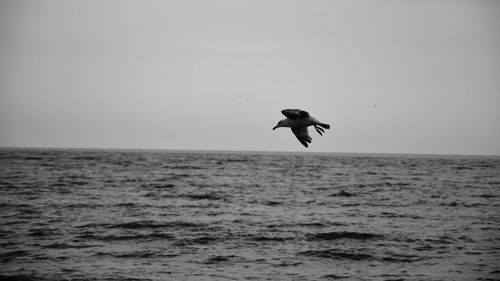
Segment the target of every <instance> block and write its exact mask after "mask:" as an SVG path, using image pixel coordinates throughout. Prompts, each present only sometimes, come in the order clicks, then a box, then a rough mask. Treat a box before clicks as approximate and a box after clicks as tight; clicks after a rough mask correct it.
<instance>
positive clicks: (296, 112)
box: [281, 109, 309, 120]
mask: <svg viewBox="0 0 500 281" xmlns="http://www.w3.org/2000/svg"><path fill="white" fill-rule="evenodd" d="M281 113H283V115H285V116H286V117H288V118H290V119H293V120H295V119H298V118H305V117H309V113H308V112H307V111H304V110H300V109H283V110H282V111H281Z"/></svg>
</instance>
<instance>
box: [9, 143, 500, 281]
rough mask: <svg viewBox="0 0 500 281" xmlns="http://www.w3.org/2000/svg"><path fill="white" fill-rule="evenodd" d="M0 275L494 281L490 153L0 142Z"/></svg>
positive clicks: (494, 178)
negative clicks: (17, 145) (58, 146)
mask: <svg viewBox="0 0 500 281" xmlns="http://www.w3.org/2000/svg"><path fill="white" fill-rule="evenodd" d="M0 192H1V196H0V279H2V280H337V279H340V280H500V158H498V157H497V158H495V157H459V156H408V155H406V156H405V155H345V154H307V153H230V152H176V151H91V150H88V151H85V150H28V149H23V150H15V149H2V150H0Z"/></svg>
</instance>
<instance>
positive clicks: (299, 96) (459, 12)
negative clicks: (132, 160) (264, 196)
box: [0, 0, 500, 155]
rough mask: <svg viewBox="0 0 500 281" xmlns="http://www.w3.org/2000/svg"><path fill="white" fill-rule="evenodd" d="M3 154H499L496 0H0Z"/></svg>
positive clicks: (499, 20)
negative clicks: (302, 135) (299, 136)
mask: <svg viewBox="0 0 500 281" xmlns="http://www.w3.org/2000/svg"><path fill="white" fill-rule="evenodd" d="M284 108H301V109H304V110H308V111H309V112H310V113H311V115H312V116H314V117H316V118H317V119H319V120H321V121H323V122H326V123H330V124H331V125H332V130H329V131H327V133H326V135H324V136H323V137H320V136H319V135H318V134H317V133H316V132H315V131H314V130H310V134H311V136H312V137H313V142H312V144H311V146H310V147H309V148H308V149H305V148H304V147H302V145H301V144H300V143H299V142H298V141H297V140H296V139H295V137H294V136H293V135H292V133H291V131H290V130H289V129H284V128H281V129H279V130H275V131H272V130H271V129H272V127H273V126H274V125H276V123H277V122H278V121H279V120H280V119H282V118H284V117H283V116H282V115H281V113H280V110H281V109H284ZM0 146H37V147H100V148H154V149H219V150H291V151H306V150H307V151H329V152H381V153H383V152H389V153H452V154H496V155H500V1H493V0H492V1H470V0H464V1H425V0H424V1H374V0H363V1H347V0H346V1H334V0H325V1H319V0H313V1H304V0H296V1H294V0H283V1H279V0H276V1H269V0H260V1H259V0H257V1H253V0H252V1H250V0H248V1H239V0H220V1H218V0H217V1H215V0H214V1H211V0H207V1H201V0H199V1H197V0H187V1H123V0H117V1H65V0H61V1H46V0H42V1H40V0H36V1H35V0H33V1H19V0H15V1H14V0H12V1H5V0H3V1H1V2H0Z"/></svg>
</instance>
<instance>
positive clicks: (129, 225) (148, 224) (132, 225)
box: [107, 220, 206, 229]
mask: <svg viewBox="0 0 500 281" xmlns="http://www.w3.org/2000/svg"><path fill="white" fill-rule="evenodd" d="M204 226H206V224H201V223H191V222H185V221H171V222H156V221H151V220H147V221H132V222H125V223H118V224H114V225H110V226H107V228H125V229H143V228H146V229H147V228H172V227H180V228H184V227H190V228H192V227H204Z"/></svg>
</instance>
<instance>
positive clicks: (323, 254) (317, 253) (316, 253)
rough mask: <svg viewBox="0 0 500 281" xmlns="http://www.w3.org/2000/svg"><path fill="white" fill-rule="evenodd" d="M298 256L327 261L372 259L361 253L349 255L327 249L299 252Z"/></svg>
mask: <svg viewBox="0 0 500 281" xmlns="http://www.w3.org/2000/svg"><path fill="white" fill-rule="evenodd" d="M299 255H304V256H310V257H318V258H328V259H342V260H344V259H347V260H356V261H359V260H372V259H374V257H373V256H372V255H370V254H363V253H349V252H341V251H338V250H337V249H329V250H309V251H303V252H299Z"/></svg>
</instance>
